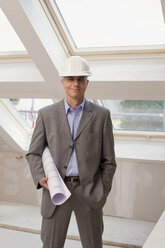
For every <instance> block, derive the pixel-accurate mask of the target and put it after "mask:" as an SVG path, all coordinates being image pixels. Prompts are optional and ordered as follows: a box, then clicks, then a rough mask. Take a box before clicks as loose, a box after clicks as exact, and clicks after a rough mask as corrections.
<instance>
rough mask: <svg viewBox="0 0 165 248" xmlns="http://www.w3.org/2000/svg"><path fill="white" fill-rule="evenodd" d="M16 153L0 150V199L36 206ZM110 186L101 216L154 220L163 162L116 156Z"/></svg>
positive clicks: (164, 199) (160, 200) (37, 193)
mask: <svg viewBox="0 0 165 248" xmlns="http://www.w3.org/2000/svg"><path fill="white" fill-rule="evenodd" d="M16 157H17V154H16V153H8V152H3V153H0V188H1V191H0V201H9V202H16V203H23V204H31V205H40V201H41V194H42V190H36V188H35V186H34V184H33V181H32V178H31V174H30V170H29V166H28V164H27V162H26V160H25V159H24V158H23V159H17V158H16ZM117 165H118V166H117V171H116V174H115V177H114V181H113V188H112V191H111V193H110V195H109V197H108V200H107V203H106V205H105V207H104V214H105V215H113V216H121V217H126V218H134V219H138V220H148V221H157V220H158V218H159V217H160V215H161V213H162V211H163V210H164V206H165V184H164V181H165V180H164V178H165V164H164V163H162V162H157V163H155V162H153V161H138V160H132V159H117Z"/></svg>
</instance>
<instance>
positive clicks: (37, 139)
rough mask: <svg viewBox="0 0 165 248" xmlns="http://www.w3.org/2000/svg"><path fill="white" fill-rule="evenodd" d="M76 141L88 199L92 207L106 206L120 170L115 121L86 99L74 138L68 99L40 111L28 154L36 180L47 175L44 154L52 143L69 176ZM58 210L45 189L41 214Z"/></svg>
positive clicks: (61, 168)
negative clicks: (113, 182)
mask: <svg viewBox="0 0 165 248" xmlns="http://www.w3.org/2000/svg"><path fill="white" fill-rule="evenodd" d="M73 144H74V145H75V151H76V156H77V163H78V170H79V177H80V182H81V185H82V188H83V194H84V195H83V197H84V201H86V203H87V204H88V205H89V206H90V207H91V208H102V207H103V205H104V204H105V201H106V197H107V195H108V193H109V191H110V190H111V185H112V179H113V175H114V173H115V169H116V162H115V153H114V140H113V134H112V123H111V119H110V112H109V110H107V109H105V108H103V107H100V106H98V105H95V104H93V103H91V102H88V101H86V103H85V106H84V110H83V114H82V117H81V120H80V124H79V127H78V129H77V134H76V137H75V139H74V141H73V140H72V136H71V133H70V128H69V125H68V121H67V117H66V113H65V108H64V101H63V100H62V101H60V102H58V103H55V104H53V105H51V106H48V107H45V108H43V109H41V110H40V111H39V113H38V119H37V122H36V127H35V130H34V132H33V136H32V140H31V145H30V148H29V152H28V154H27V155H26V158H27V160H28V163H29V165H30V169H31V173H32V177H33V180H34V183H35V184H36V186H37V187H38V188H39V184H38V182H39V181H40V180H41V178H43V177H45V173H44V169H43V165H42V159H41V157H42V153H43V150H44V147H45V146H46V145H48V147H49V149H50V152H51V155H52V157H53V159H54V162H55V164H56V166H57V168H58V170H59V173H60V174H61V176H62V178H64V177H65V174H66V169H67V165H68V162H69V159H70V155H71V152H72V148H73ZM54 210H55V206H54V205H53V204H52V202H51V199H50V195H49V192H48V190H46V189H43V197H42V205H41V214H42V216H44V217H48V218H49V217H51V216H52V214H53V212H54Z"/></svg>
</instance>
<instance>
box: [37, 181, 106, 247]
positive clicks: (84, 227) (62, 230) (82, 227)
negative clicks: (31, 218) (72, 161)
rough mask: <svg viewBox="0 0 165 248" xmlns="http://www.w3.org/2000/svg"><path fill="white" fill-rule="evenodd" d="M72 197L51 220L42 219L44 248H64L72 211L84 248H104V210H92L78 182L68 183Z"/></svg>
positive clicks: (57, 208) (56, 210)
mask: <svg viewBox="0 0 165 248" xmlns="http://www.w3.org/2000/svg"><path fill="white" fill-rule="evenodd" d="M66 185H67V187H68V189H69V190H70V191H71V194H72V195H71V197H70V198H69V199H68V200H67V201H66V202H65V203H64V204H62V205H60V206H57V207H56V209H55V212H54V214H53V216H52V217H51V218H43V219H42V229H41V240H42V242H43V248H63V247H64V243H65V239H66V234H67V230H68V226H69V221H70V217H71V213H72V211H74V213H75V216H76V221H77V225H78V229H79V233H80V238H81V243H82V246H83V248H102V233H103V217H102V209H97V210H94V209H91V208H90V207H89V206H88V205H87V204H86V203H85V201H84V199H83V193H82V187H81V184H80V183H78V182H73V183H71V182H66Z"/></svg>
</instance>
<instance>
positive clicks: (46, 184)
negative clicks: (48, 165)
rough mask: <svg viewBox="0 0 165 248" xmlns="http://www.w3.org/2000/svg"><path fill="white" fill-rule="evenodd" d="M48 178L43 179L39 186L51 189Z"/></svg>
mask: <svg viewBox="0 0 165 248" xmlns="http://www.w3.org/2000/svg"><path fill="white" fill-rule="evenodd" d="M47 181H48V177H43V178H42V179H41V180H40V181H39V184H40V185H41V186H42V187H44V188H45V189H49V188H48V183H47Z"/></svg>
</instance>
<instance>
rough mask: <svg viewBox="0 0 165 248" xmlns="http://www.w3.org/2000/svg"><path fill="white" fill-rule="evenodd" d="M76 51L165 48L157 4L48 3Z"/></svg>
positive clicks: (144, 0) (105, 0)
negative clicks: (55, 11) (141, 47)
mask: <svg viewBox="0 0 165 248" xmlns="http://www.w3.org/2000/svg"><path fill="white" fill-rule="evenodd" d="M50 1H51V2H52V6H54V7H55V5H56V6H58V9H59V11H60V12H61V15H62V17H63V20H64V22H65V23H66V26H67V28H68V30H69V32H70V34H71V36H72V38H73V40H74V42H75V44H76V47H77V48H87V47H111V46H139V45H158V44H165V24H164V20H163V15H162V8H161V2H160V0H124V1H123V0H111V1H110V0H90V1H88V0H83V1H77V0H70V1H68V0H56V1H55V0H50Z"/></svg>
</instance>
